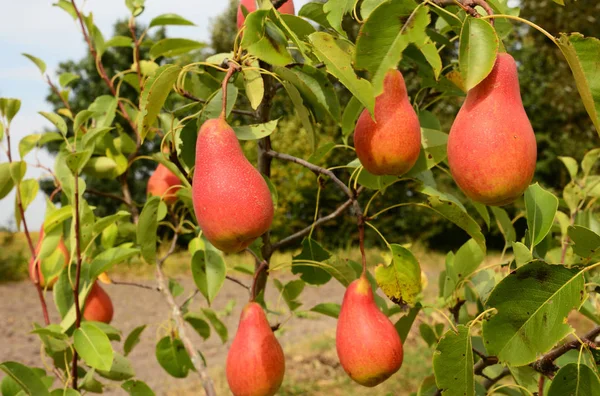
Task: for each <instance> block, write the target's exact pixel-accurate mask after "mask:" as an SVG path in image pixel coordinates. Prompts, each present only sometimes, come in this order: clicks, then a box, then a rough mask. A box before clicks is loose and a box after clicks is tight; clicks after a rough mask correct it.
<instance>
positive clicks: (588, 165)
mask: <svg viewBox="0 0 600 396" xmlns="http://www.w3.org/2000/svg"><path fill="white" fill-rule="evenodd" d="M599 159H600V148H596V149H593V150H590V151H588V152H587V153H585V155H584V156H583V161H581V169H582V170H583V175H584V177H588V175H589V174H590V172H591V171H592V168H593V167H594V165H595V164H596V162H597V161H598V160H599Z"/></svg>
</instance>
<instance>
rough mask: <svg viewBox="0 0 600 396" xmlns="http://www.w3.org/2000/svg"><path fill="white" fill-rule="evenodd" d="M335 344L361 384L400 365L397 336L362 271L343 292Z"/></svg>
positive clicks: (379, 378)
mask: <svg viewBox="0 0 600 396" xmlns="http://www.w3.org/2000/svg"><path fill="white" fill-rule="evenodd" d="M335 346H336V349H337V354H338V357H339V359H340V363H341V364H342V367H343V368H344V370H345V371H346V373H347V374H348V375H349V376H350V378H352V379H353V380H354V381H356V382H358V383H359V384H361V385H364V386H368V387H373V386H376V385H379V384H380V383H382V382H383V381H385V380H386V379H388V378H389V377H390V376H391V375H392V374H394V373H395V372H396V371H398V370H399V369H400V366H402V359H403V357H404V352H403V349H402V341H401V340H400V336H399V335H398V332H397V331H396V328H395V327H394V325H393V324H392V322H390V320H389V319H388V318H387V317H386V316H385V315H384V314H383V313H382V312H381V311H380V310H379V308H378V307H377V305H376V304H375V299H374V297H373V291H372V290H371V284H370V283H369V280H368V279H367V277H366V276H365V275H362V276H361V277H360V278H358V279H357V280H355V281H354V282H352V283H351V284H350V285H349V286H348V289H347V290H346V294H344V301H343V302H342V308H341V310H340V316H339V319H338V324H337V330H336V338H335Z"/></svg>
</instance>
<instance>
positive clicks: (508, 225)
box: [490, 206, 517, 246]
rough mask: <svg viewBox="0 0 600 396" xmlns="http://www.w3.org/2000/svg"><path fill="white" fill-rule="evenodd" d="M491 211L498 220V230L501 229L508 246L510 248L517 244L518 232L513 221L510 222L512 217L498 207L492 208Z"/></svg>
mask: <svg viewBox="0 0 600 396" xmlns="http://www.w3.org/2000/svg"><path fill="white" fill-rule="evenodd" d="M490 209H492V213H493V214H494V217H495V218H496V224H497V225H498V229H500V232H501V233H502V235H504V240H505V241H506V245H507V246H508V245H510V244H511V243H513V242H515V241H516V240H517V232H516V231H515V227H514V226H513V223H512V221H510V217H508V213H506V210H504V209H502V208H498V207H496V206H490Z"/></svg>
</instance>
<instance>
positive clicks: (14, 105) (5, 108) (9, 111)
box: [0, 98, 21, 124]
mask: <svg viewBox="0 0 600 396" xmlns="http://www.w3.org/2000/svg"><path fill="white" fill-rule="evenodd" d="M20 109H21V100H20V99H14V98H0V114H4V116H5V117H6V119H7V121H8V123H9V124H10V122H11V121H12V119H13V118H14V117H15V116H16V115H17V113H18V112H19V110H20Z"/></svg>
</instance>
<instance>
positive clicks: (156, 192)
mask: <svg viewBox="0 0 600 396" xmlns="http://www.w3.org/2000/svg"><path fill="white" fill-rule="evenodd" d="M180 188H181V181H180V180H179V178H178V177H177V176H175V174H174V173H173V172H171V171H170V170H169V168H167V167H166V166H164V165H163V164H158V167H157V168H156V170H155V171H154V173H153V174H152V175H151V176H150V178H149V179H148V189H147V191H148V194H149V195H153V196H158V197H162V198H163V199H164V201H165V203H167V204H172V203H173V202H175V201H176V200H177V195H176V193H177V191H178V190H179V189H180Z"/></svg>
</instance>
